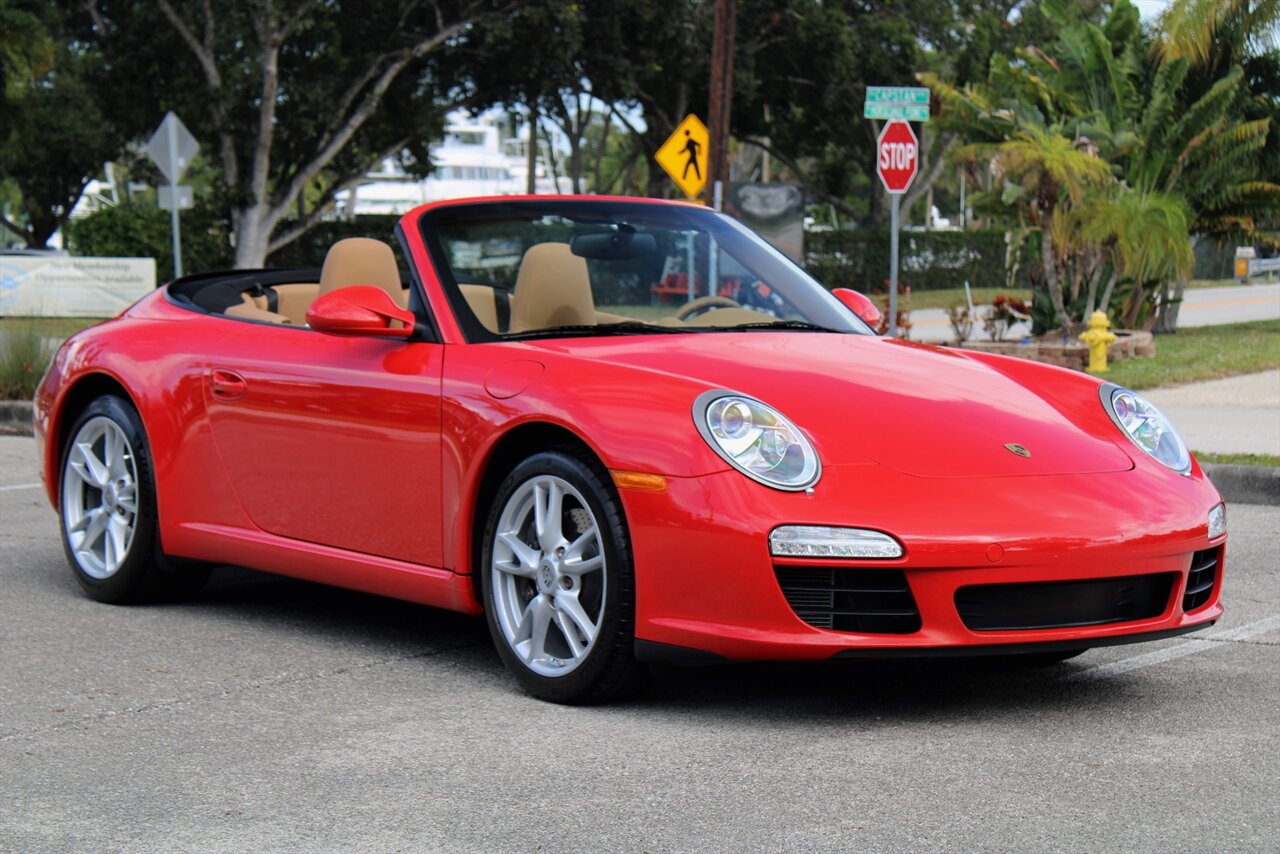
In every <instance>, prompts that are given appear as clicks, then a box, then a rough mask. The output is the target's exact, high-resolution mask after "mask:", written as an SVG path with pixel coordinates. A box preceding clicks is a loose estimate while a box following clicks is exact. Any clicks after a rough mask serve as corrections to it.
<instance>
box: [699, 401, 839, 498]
mask: <svg viewBox="0 0 1280 854" xmlns="http://www.w3.org/2000/svg"><path fill="white" fill-rule="evenodd" d="M693 421H694V424H695V425H696V426H697V428H698V432H699V433H700V434H702V438H703V439H706V441H707V444H708V445H710V446H711V449H712V450H713V451H715V452H716V453H717V454H719V455H720V456H722V457H724V460H725V462H727V463H728V464H729V465H731V466H733V467H734V468H736V469H737V470H738V471H740V472H742V473H743V474H745V475H746V476H747V477H749V478H751V479H752V480H757V481H759V482H760V483H763V484H764V485H765V486H772V487H773V488H774V489H784V490H788V491H791V492H799V491H800V490H803V489H808V488H809V487H810V486H813V485H814V484H815V483H817V482H818V476H819V475H820V474H821V467H820V465H819V463H818V454H817V452H816V451H814V450H813V445H811V444H810V443H809V440H808V439H807V438H805V436H804V434H803V433H801V432H800V430H799V428H797V427H796V426H795V425H794V424H792V423H791V422H790V421H788V420H787V419H786V418H784V417H783V415H782V414H781V413H780V412H778V411H777V410H776V409H774V408H773V407H771V406H766V405H765V404H763V403H761V402H760V401H758V400H756V399H755V398H751V397H747V396H745V395H741V394H735V393H734V392H731V391H723V390H720V391H708V392H704V393H703V394H700V395H698V399H697V400H695V401H694V402H693Z"/></svg>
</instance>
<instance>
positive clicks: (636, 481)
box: [609, 469, 667, 492]
mask: <svg viewBox="0 0 1280 854" xmlns="http://www.w3.org/2000/svg"><path fill="white" fill-rule="evenodd" d="M609 474H610V475H612V476H613V484H614V486H616V487H618V489H635V490H639V491H640V492H666V491H667V479H666V478H665V477H663V476H662V475H660V474H645V473H644V472H640V471H614V470H612V469H610V470H609Z"/></svg>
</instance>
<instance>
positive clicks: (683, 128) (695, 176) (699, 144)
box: [654, 113, 711, 199]
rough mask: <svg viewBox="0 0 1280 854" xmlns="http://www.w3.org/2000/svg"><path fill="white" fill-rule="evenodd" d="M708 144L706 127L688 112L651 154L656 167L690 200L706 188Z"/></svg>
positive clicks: (708, 137) (709, 138) (709, 139)
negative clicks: (654, 152) (665, 172)
mask: <svg viewBox="0 0 1280 854" xmlns="http://www.w3.org/2000/svg"><path fill="white" fill-rule="evenodd" d="M710 142H711V134H710V133H709V132H708V131H707V126H706V125H704V124H703V123H702V122H701V121H700V120H699V119H698V117H697V116H695V115H694V114H693V113H690V114H689V115H687V116H685V117H684V121H682V122H681V123H680V126H679V127H677V128H676V129H675V132H674V133H672V134H671V136H669V137H667V141H666V142H664V143H662V147H661V148H659V149H658V153H657V154H655V155H654V159H655V160H657V161H658V165H659V166H661V167H662V168H663V169H665V170H667V174H668V175H670V176H671V180H672V181H675V182H676V186H677V187H679V188H680V189H681V190H684V194H685V195H686V196H688V197H689V198H691V199H696V198H698V196H700V195H702V188H703V187H705V186H707V148H708V146H709V144H710Z"/></svg>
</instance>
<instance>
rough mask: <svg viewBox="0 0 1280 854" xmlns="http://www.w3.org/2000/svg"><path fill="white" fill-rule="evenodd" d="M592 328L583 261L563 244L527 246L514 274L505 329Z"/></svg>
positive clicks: (593, 313) (592, 309)
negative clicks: (508, 323)
mask: <svg viewBox="0 0 1280 854" xmlns="http://www.w3.org/2000/svg"><path fill="white" fill-rule="evenodd" d="M595 325H596V303H595V300H594V299H593V298H592V296H591V276H590V275H589V274H588V273H587V261H586V259H585V258H580V257H578V256H577V255H574V254H573V252H571V251H570V249H569V244H567V243H538V244H535V245H533V246H530V247H529V250H528V251H527V252H525V253H524V259H523V260H522V261H521V262H520V272H519V273H518V274H516V286H515V290H514V291H512V294H511V324H510V326H509V330H510V331H511V332H528V331H529V330H530V329H547V328H549V327H552V326H595Z"/></svg>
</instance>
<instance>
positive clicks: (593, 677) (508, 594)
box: [482, 449, 640, 703]
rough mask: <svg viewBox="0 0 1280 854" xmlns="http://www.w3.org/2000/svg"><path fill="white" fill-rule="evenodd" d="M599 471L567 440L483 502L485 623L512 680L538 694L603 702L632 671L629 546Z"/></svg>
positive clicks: (624, 685) (631, 678) (632, 677)
mask: <svg viewBox="0 0 1280 854" xmlns="http://www.w3.org/2000/svg"><path fill="white" fill-rule="evenodd" d="M606 477H607V475H606V474H605V473H604V472H602V471H601V470H600V469H599V467H598V466H597V465H593V464H592V461H591V460H589V459H587V458H585V457H583V456H580V455H579V454H578V453H577V452H575V451H574V450H573V449H558V450H554V451H547V452H543V453H539V454H535V455H534V456H532V457H530V458H529V459H527V460H525V461H524V462H522V463H521V464H520V465H518V466H516V468H515V470H513V471H512V472H511V474H510V475H509V476H508V477H507V478H506V480H504V481H503V483H502V485H501V486H500V487H499V488H498V493H497V495H496V497H495V499H494V502H493V504H492V506H491V508H490V511H489V519H488V524H487V525H486V526H485V535H484V548H483V552H482V559H483V564H482V566H483V570H482V571H483V572H484V606H485V612H486V615H487V619H488V622H489V631H490V632H491V633H492V635H493V639H494V643H495V644H496V645H497V648H498V653H499V655H500V656H501V657H502V660H503V662H504V663H505V664H506V666H507V668H508V669H510V670H511V671H512V673H514V674H515V676H516V678H517V679H518V680H519V682H520V684H521V685H522V686H523V687H524V688H525V689H526V690H527V691H529V692H530V693H531V694H534V695H535V696H538V697H541V698H543V699H546V700H552V701H554V702H560V703H591V702H602V701H605V700H608V699H612V698H614V697H616V696H619V695H620V694H622V693H623V692H625V691H627V690H628V689H630V688H631V687H632V686H633V685H634V684H635V682H636V680H637V678H638V676H639V674H640V665H639V664H638V663H637V662H636V660H635V655H634V650H633V647H634V626H635V583H634V571H633V566H632V560H631V548H630V544H629V539H628V536H627V530H626V523H625V521H624V519H623V514H622V508H621V506H620V504H619V502H618V499H617V497H616V495H615V494H614V492H613V490H612V489H611V488H610V486H609V485H608V483H607V481H606V479H605V478H606Z"/></svg>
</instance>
